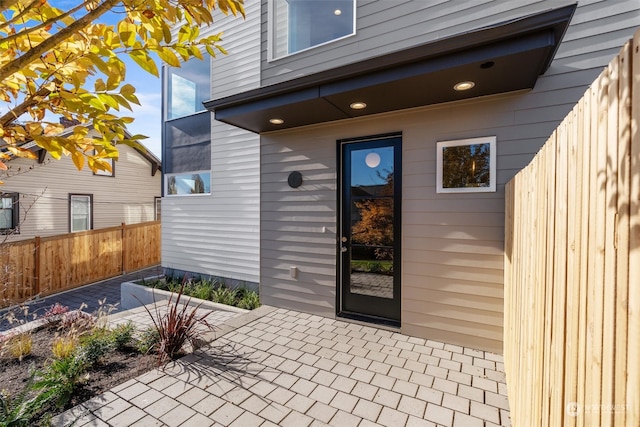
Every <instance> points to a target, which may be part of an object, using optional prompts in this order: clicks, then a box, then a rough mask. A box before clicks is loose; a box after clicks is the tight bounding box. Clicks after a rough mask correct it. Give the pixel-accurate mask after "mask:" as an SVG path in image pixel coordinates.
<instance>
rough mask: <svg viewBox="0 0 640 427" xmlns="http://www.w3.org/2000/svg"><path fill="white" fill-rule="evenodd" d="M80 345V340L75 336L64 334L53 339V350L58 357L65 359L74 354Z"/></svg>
mask: <svg viewBox="0 0 640 427" xmlns="http://www.w3.org/2000/svg"><path fill="white" fill-rule="evenodd" d="M77 347H78V340H77V339H76V337H74V336H62V337H58V338H56V339H55V340H54V341H53V344H52V346H51V352H52V353H53V355H54V356H55V357H56V358H57V359H65V358H67V357H69V356H71V355H72V354H73V352H74V351H75V350H76V348H77Z"/></svg>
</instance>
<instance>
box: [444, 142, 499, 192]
mask: <svg viewBox="0 0 640 427" xmlns="http://www.w3.org/2000/svg"><path fill="white" fill-rule="evenodd" d="M437 147H438V148H437V150H438V151H437V153H436V159H437V160H436V161H437V165H436V191H437V192H438V193H479V192H485V193H487V192H495V191H496V137H495V136H489V137H484V138H471V139H461V140H456V141H440V142H438V143H437Z"/></svg>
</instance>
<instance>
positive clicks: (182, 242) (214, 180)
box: [162, 2, 260, 283]
mask: <svg viewBox="0 0 640 427" xmlns="http://www.w3.org/2000/svg"><path fill="white" fill-rule="evenodd" d="M259 10H260V5H259V3H258V2H248V3H247V4H246V14H247V19H246V20H243V19H242V18H237V17H235V18H234V17H223V18H220V19H217V20H216V23H215V24H214V25H213V26H211V27H209V28H207V29H203V31H202V32H203V34H209V33H217V32H220V31H222V32H223V36H222V38H223V41H222V44H223V46H224V47H225V49H226V50H227V51H228V52H229V55H221V54H220V55H217V56H216V58H215V59H213V60H212V61H211V63H212V89H211V90H212V97H223V96H226V95H229V94H233V93H237V92H240V91H244V90H250V89H255V88H256V87H258V85H259V83H260V62H259V59H260V48H259V45H260V42H259V39H260V12H259ZM259 155H260V148H259V137H258V136H257V135H255V134H252V133H249V132H247V131H244V130H242V129H237V128H234V127H232V126H229V125H226V124H224V123H221V122H217V121H215V120H213V121H212V124H211V194H210V195H202V196H185V197H165V199H164V200H163V205H162V209H163V212H162V213H163V224H162V245H163V251H162V265H163V267H166V268H169V269H176V270H183V271H190V272H195V273H200V274H204V275H210V276H215V277H223V278H229V279H234V280H239V281H246V282H252V283H258V282H259V281H260V277H259V265H260V256H259V239H260V222H259V221H260V159H259Z"/></svg>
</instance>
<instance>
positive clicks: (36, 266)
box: [31, 236, 41, 297]
mask: <svg viewBox="0 0 640 427" xmlns="http://www.w3.org/2000/svg"><path fill="white" fill-rule="evenodd" d="M34 245H35V247H34V250H33V262H34V272H33V273H34V276H35V277H34V280H33V281H34V289H33V294H32V295H31V296H32V297H33V296H36V295H38V294H39V293H40V274H41V271H40V236H36V237H35V239H34Z"/></svg>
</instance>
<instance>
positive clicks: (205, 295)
mask: <svg viewBox="0 0 640 427" xmlns="http://www.w3.org/2000/svg"><path fill="white" fill-rule="evenodd" d="M214 288H215V282H212V281H210V280H199V281H198V282H196V283H194V284H193V285H192V286H191V288H190V289H189V292H188V294H189V295H190V296H192V297H194V298H199V299H204V300H209V301H211V299H212V297H213V292H214Z"/></svg>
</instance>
